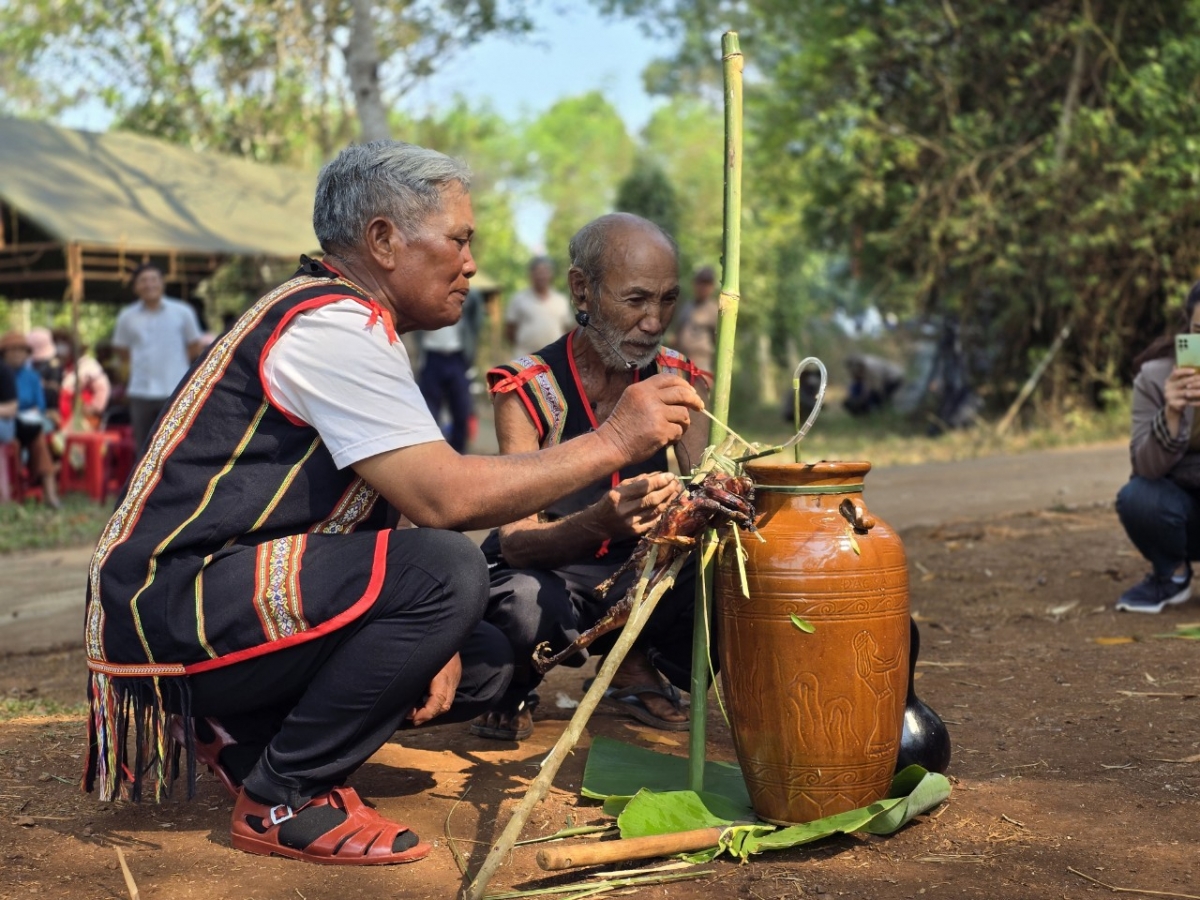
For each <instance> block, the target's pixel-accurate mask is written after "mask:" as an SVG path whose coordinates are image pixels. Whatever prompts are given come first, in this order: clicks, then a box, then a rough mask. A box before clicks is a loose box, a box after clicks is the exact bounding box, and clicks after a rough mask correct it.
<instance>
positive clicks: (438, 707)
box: [408, 653, 462, 725]
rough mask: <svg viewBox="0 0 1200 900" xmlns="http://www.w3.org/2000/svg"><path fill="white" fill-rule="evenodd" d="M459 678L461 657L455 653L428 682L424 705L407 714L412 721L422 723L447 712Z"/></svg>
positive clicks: (417, 723) (452, 701) (460, 677)
mask: <svg viewBox="0 0 1200 900" xmlns="http://www.w3.org/2000/svg"><path fill="white" fill-rule="evenodd" d="M461 680H462V657H460V656H459V655H458V654H457V653H455V654H454V655H453V656H452V657H450V662H448V663H446V665H444V666H442V671H440V672H438V673H437V674H436V675H434V676H433V681H431V682H429V696H428V697H426V698H425V705H424V706H422V707H421V708H420V709H414V710H413V711H412V712H411V713H409V714H408V717H409V718H410V719H412V723H413V724H414V725H424V724H425V723H426V722H428V721H429V720H431V719H433V718H435V717H436V716H440V715H441V714H442V713H444V712H447V711H448V710H449V709H450V706H451V704H453V703H454V693H455V691H457V690H458V683H459V681H461Z"/></svg>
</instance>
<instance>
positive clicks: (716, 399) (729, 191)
mask: <svg viewBox="0 0 1200 900" xmlns="http://www.w3.org/2000/svg"><path fill="white" fill-rule="evenodd" d="M721 61H722V67H723V69H724V75H725V226H724V244H723V246H722V252H721V295H720V299H719V301H718V310H719V313H718V315H719V318H718V320H717V352H716V365H715V366H714V368H715V371H714V373H713V389H712V396H710V397H709V401H708V406H709V409H710V410H711V411H712V414H713V423H712V427H711V428H710V429H709V433H708V442H709V444H711V445H712V446H714V447H715V446H718V445H719V444H720V443H721V441H722V440H723V439H724V438H725V431H726V429H725V426H724V425H723V424H722V423H723V422H726V421H728V420H729V392H730V385H731V384H732V381H733V357H734V353H735V350H736V348H735V346H734V338H735V336H736V331H737V314H738V304H739V303H740V301H741V297H740V295H739V291H740V290H741V258H742V64H743V59H742V51H741V48H740V47H739V45H738V36H737V32H736V31H727V32H726V33H725V34H723V35H722V36H721ZM706 579H708V580H709V581H710V582H711V579H712V567H711V565H710V566H708V567H702V566H699V565H698V566H697V572H696V597H697V605H696V609H697V611H698V613H697V615H695V616H694V617H693V620H694V621H693V628H692V691H691V695H692V724H691V730H690V733H689V735H688V787H689V788H690V789H691V790H693V791H701V790H703V789H704V755H705V740H706V733H705V732H706V728H707V725H708V722H707V717H708V668H709V666H708V652H709V651H708V640H707V637H708V634H707V628H706V626H707V622H706V621H705V620H704V614H705V612H706V611H705V610H704V608H703V606H702V601H701V600H700V598H701V591H702V590H704V584H705V580H706Z"/></svg>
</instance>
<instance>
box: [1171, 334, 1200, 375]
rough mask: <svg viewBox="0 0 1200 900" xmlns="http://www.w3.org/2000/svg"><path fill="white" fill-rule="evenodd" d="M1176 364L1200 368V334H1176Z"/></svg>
mask: <svg viewBox="0 0 1200 900" xmlns="http://www.w3.org/2000/svg"><path fill="white" fill-rule="evenodd" d="M1175 365H1177V366H1186V367H1188V368H1191V369H1200V334H1177V335H1175Z"/></svg>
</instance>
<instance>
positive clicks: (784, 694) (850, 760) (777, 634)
mask: <svg viewBox="0 0 1200 900" xmlns="http://www.w3.org/2000/svg"><path fill="white" fill-rule="evenodd" d="M870 468H871V465H870V463H866V462H821V463H811V464H808V463H789V462H778V461H774V460H773V459H768V460H762V461H757V462H751V463H749V464H747V466H746V471H747V473H749V474H750V475H751V477H753V479H754V481H755V508H756V510H757V516H756V519H755V521H756V523H757V526H758V529H759V532H760V534H761V535H762V537H763V538H764V541H762V542H760V541H758V540H757V539H755V538H754V536H753V535H747V534H744V533H743V534H742V536H741V543H742V546H743V547H744V548H745V552H746V564H745V567H746V576H747V580H748V588H749V597H747V596H745V594H744V593H743V591H742V584H741V579H740V577H739V574H738V566H737V560H736V550H735V548H734V546H733V544H732V542H731V541H729V540H728V539H726V540H725V541H724V542H723V545H722V548H721V551H720V552H719V554H718V563H717V570H716V589H715V595H716V603H717V612H718V616H719V627H718V635H719V640H718V645H719V652H720V658H721V680H722V684H723V686H724V689H725V703H726V706H727V708H728V711H729V716H730V720H731V722H732V726H733V737H734V743H735V745H736V747H737V754H738V760H739V761H740V763H741V767H742V772H743V774H744V776H745V779H746V785H747V787H748V788H749V791H750V797H751V799H752V801H753V804H754V809H755V812H756V813H757V814H758V815H759V817H760V818H762V819H764V820H766V821H768V822H775V823H781V824H793V823H801V822H809V821H812V820H814V819H819V818H822V817H824V816H828V815H833V814H835V813H840V812H845V811H847V810H851V809H856V808H858V807H861V806H867V805H868V804H871V803H874V802H875V801H877V800H879V799H881V798H883V797H884V796H886V794H887V791H888V788H889V786H890V784H891V779H892V775H893V773H894V771H895V767H896V759H897V754H898V752H899V744H900V735H901V728H902V723H903V719H904V710H905V698H906V694H907V689H908V677H909V609H908V569H907V564H906V561H905V557H904V547H903V545H902V544H901V542H900V539H899V538H898V537H897V536H896V534H895V532H893V531H892V530H891V529H890V528H889V527H888V526H887V525H886V524H884V523H883V522H882V521H880V520H879V519H877V518H875V517H874V516H872V515H871V514H870V513H869V512H867V509H866V507H865V505H864V502H863V493H862V491H863V478H864V476H865V475H866V474H867V472H868V471H869V470H870Z"/></svg>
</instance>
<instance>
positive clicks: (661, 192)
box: [616, 156, 679, 235]
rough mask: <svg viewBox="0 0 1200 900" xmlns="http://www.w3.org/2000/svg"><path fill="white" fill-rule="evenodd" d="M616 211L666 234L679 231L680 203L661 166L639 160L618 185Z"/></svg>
mask: <svg viewBox="0 0 1200 900" xmlns="http://www.w3.org/2000/svg"><path fill="white" fill-rule="evenodd" d="M616 208H617V210H619V211H620V212H629V213H634V214H635V215H639V216H641V217H642V218H644V219H649V220H650V221H651V222H654V223H655V224H656V225H658V226H659V227H660V228H662V229H663V230H664V231H666V232H667V233H668V234H671V235H674V234H675V233H676V232H677V231H678V230H679V201H678V200H677V199H676V197H675V188H673V187H672V186H671V179H670V178H668V177H667V173H666V172H664V171H663V169H662V166H660V165H659V164H658V163H656V162H654V160H652V159H649V158H647V157H646V156H639V157H638V159H637V162H636V163H634V166H633V169H632V170H631V171H630V172H629V174H628V175H626V176H625V177H624V178H623V179H622V180H621V183H620V184H619V185H617V200H616Z"/></svg>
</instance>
